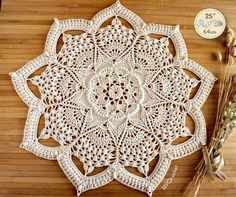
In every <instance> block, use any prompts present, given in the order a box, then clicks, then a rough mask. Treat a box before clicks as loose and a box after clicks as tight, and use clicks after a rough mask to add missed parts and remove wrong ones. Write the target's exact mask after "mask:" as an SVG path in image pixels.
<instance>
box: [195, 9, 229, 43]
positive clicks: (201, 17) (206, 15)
mask: <svg viewBox="0 0 236 197" xmlns="http://www.w3.org/2000/svg"><path fill="white" fill-rule="evenodd" d="M225 26H226V21H225V17H224V15H223V14H222V13H221V12H220V11H218V10H216V9H212V8H207V9H204V10H201V11H200V12H199V13H198V14H197V16H196V17H195V20H194V28H195V30H196V32H197V33H198V34H199V35H200V36H201V37H203V38H206V39H214V38H217V37H219V36H220V35H221V34H222V33H223V32H224V30H225Z"/></svg>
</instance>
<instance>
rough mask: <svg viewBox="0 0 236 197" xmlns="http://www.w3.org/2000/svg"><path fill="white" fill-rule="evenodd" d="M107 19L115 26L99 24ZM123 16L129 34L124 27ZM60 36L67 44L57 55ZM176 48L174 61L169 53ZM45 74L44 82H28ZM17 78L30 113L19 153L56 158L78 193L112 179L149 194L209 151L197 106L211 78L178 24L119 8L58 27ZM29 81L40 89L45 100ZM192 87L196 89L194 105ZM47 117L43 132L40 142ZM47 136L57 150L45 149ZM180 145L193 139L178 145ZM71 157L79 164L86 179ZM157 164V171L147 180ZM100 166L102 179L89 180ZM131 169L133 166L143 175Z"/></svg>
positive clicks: (58, 22) (57, 24)
mask: <svg viewBox="0 0 236 197" xmlns="http://www.w3.org/2000/svg"><path fill="white" fill-rule="evenodd" d="M110 18H112V22H111V24H109V25H107V26H105V27H103V26H104V25H103V26H101V25H102V24H104V22H105V21H106V20H108V19H110ZM121 18H122V20H126V21H127V22H128V23H130V25H131V26H132V27H127V26H124V25H123V23H124V22H122V20H121ZM69 30H80V31H83V33H81V34H79V35H71V34H69V33H67V32H66V31H69ZM150 34H157V35H161V36H162V37H161V38H159V39H158V38H152V37H151V36H150ZM60 36H62V37H63V46H62V47H61V49H60V50H59V51H57V44H58V40H59V37H60ZM170 41H171V42H172V43H173V44H174V47H175V51H176V54H175V55H172V54H171V53H170V52H169V50H168V44H169V42H170ZM43 66H46V68H45V70H44V71H43V72H42V73H41V74H40V75H37V76H33V77H31V75H32V73H34V72H35V71H36V70H38V69H39V68H41V67H43ZM184 70H188V71H190V72H192V73H194V74H195V75H196V76H197V78H196V77H195V78H191V77H189V75H187V74H186V73H185V71H184ZM11 77H12V81H13V84H14V86H15V88H16V91H17V92H18V94H19V95H20V97H21V98H22V100H23V101H24V102H25V103H26V104H27V105H28V106H29V112H28V117H27V121H26V124H25V131H24V139H23V143H22V145H21V147H22V148H24V149H26V150H28V151H30V152H32V153H34V154H36V155H38V156H40V157H42V158H45V159H51V160H57V161H58V163H59V165H60V167H61V168H62V170H63V171H64V173H65V174H66V176H67V177H68V178H69V179H70V181H71V182H72V183H73V185H74V186H75V187H76V189H77V192H78V195H79V194H80V193H82V192H84V191H86V190H89V189H94V188H97V187H100V186H102V185H105V184H107V183H109V182H110V181H112V180H113V179H116V180H118V181H119V182H121V183H123V184H125V185H127V186H129V187H132V188H134V189H137V190H140V191H143V192H146V193H148V194H149V195H151V194H152V192H153V191H154V190H155V189H156V187H157V186H158V185H159V184H160V182H161V181H162V179H163V178H164V176H165V174H166V172H167V171H168V168H169V166H170V164H171V161H172V160H175V159H179V158H181V157H184V156H187V155H190V154H192V153H193V152H195V151H197V150H198V149H200V148H201V147H202V146H203V145H205V143H206V127H205V120H204V117H203V115H202V112H201V110H200V107H201V106H202V105H203V103H204V101H205V100H206V98H207V96H208V94H209V92H210V90H211V89H212V86H213V84H214V82H215V78H214V76H213V75H212V74H211V73H210V72H208V71H207V70H205V69H204V68H203V67H201V66H200V65H198V64H197V63H195V62H194V61H192V60H189V59H188V57H187V50H186V46H185V43H184V40H183V37H182V35H181V33H180V31H179V26H167V25H158V24H146V23H144V21H143V20H142V19H141V18H140V17H138V16H137V15H136V14H134V13H133V12H131V11H130V10H128V9H127V8H125V7H123V6H122V5H121V4H120V3H119V2H116V3H115V4H113V5H111V6H110V7H108V8H106V9H104V10H102V11H100V12H99V13H98V14H96V15H95V16H94V17H93V18H92V20H90V21H88V20H81V19H67V20H58V19H55V21H54V23H53V25H52V27H51V29H50V31H49V33H48V36H47V40H46V44H45V50H44V52H43V53H42V54H41V55H39V56H38V57H36V58H35V59H33V60H31V61H29V62H28V63H27V64H26V65H24V66H23V67H22V68H21V69H19V70H18V71H16V72H13V73H11ZM27 81H31V82H32V83H33V84H34V85H36V86H37V87H38V89H39V91H40V93H41V97H40V98H37V97H36V96H35V95H34V94H33V93H32V92H31V90H30V88H29V87H28V85H27ZM196 85H199V88H198V91H197V93H196V94H195V95H194V97H193V98H190V92H191V90H192V88H193V87H195V86H196ZM187 115H189V116H190V117H191V118H192V120H193V122H194V127H195V129H194V131H190V130H189V129H188V128H187V127H186V126H185V122H186V116H187ZM41 116H43V117H44V119H45V127H44V129H43V130H42V131H41V134H40V135H38V134H37V129H38V123H39V119H40V117H41ZM49 138H51V139H54V140H55V141H57V142H58V143H59V144H60V145H59V146H57V147H48V146H45V145H43V144H41V143H40V140H41V139H49ZM179 138H189V139H187V140H185V141H184V142H183V143H179V144H176V143H173V142H174V140H176V139H179ZM72 156H74V157H77V158H79V160H80V162H81V163H83V169H84V171H83V172H82V171H80V170H79V169H78V168H77V167H76V165H75V164H74V163H73V160H72ZM156 157H158V158H159V159H158V163H157V165H156V167H155V168H154V170H153V171H152V172H149V164H150V162H151V161H152V160H153V159H154V158H156ZM104 166H105V167H106V169H105V170H104V171H102V172H99V173H98V174H95V175H94V174H91V173H92V172H93V171H94V169H95V168H97V167H104ZM127 167H133V168H136V169H137V170H138V171H139V172H140V174H141V175H140V176H139V175H137V173H136V174H134V173H131V172H130V171H129V170H127Z"/></svg>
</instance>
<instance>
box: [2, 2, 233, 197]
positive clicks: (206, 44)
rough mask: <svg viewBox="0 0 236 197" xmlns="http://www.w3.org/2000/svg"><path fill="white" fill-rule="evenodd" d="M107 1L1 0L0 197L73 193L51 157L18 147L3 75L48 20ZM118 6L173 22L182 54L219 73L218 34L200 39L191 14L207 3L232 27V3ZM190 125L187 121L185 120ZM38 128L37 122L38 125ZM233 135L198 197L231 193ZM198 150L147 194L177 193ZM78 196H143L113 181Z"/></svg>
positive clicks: (35, 42) (89, 13) (21, 114)
mask: <svg viewBox="0 0 236 197" xmlns="http://www.w3.org/2000/svg"><path fill="white" fill-rule="evenodd" d="M112 3H114V1H113V0H89V1H88V0H50V1H48V0H37V1H36V0H3V2H2V7H1V13H0V196H1V197H20V196H22V197H25V196H30V197H39V196H47V197H55V196H60V197H65V196H75V195H76V191H75V189H74V188H73V186H72V184H71V183H70V182H69V181H68V179H67V178H66V177H65V175H64V174H63V172H62V170H61V169H60V167H59V166H58V164H57V162H56V161H48V160H44V159H41V158H39V157H37V156H34V155H33V154H31V153H29V152H26V151H25V150H22V149H20V148H19V145H20V143H21V140H22V137H23V129H24V123H25V120H26V116H27V110H28V108H27V106H26V105H25V104H24V103H23V102H22V101H21V99H20V98H19V96H18V95H17V94H16V92H15V90H14V88H13V85H12V83H11V81H10V77H9V75H8V73H9V72H11V71H15V70H17V69H19V68H20V67H21V66H22V65H23V64H25V63H26V62H27V61H29V60H30V59H32V58H34V57H36V56H37V55H39V54H41V53H42V51H43V47H44V42H45V38H46V35H47V32H48V30H49V28H50V25H51V24H52V22H53V18H54V17H57V18H59V19H65V18H84V19H91V18H92V17H93V16H94V14H96V13H97V12H98V11H100V10H101V9H103V8H105V7H107V6H109V5H111V4H112ZM122 4H123V5H124V6H126V7H127V8H129V9H131V10H132V11H133V12H135V13H136V14H138V15H139V16H140V17H141V18H143V20H144V21H145V22H147V23H151V22H152V23H160V24H171V25H175V24H179V25H180V28H181V32H182V34H183V36H184V39H185V41H186V45H187V48H188V53H189V57H190V58H191V59H193V60H195V61H196V62H198V63H199V64H201V65H203V66H204V67H205V68H207V69H208V70H209V71H211V72H212V73H213V74H214V75H215V76H216V77H217V76H219V74H220V68H219V65H218V63H217V62H216V61H215V60H214V58H213V55H212V54H213V52H214V51H217V50H219V51H224V48H223V45H224V43H223V38H222V37H220V38H218V39H215V40H205V39H202V38H200V37H199V36H198V35H197V34H196V32H195V31H194V27H193V20H194V17H195V15H196V14H197V13H198V11H200V10H201V9H203V8H207V7H214V8H217V9H219V10H220V11H222V12H223V13H224V15H225V16H226V18H227V21H228V24H229V25H231V26H232V27H233V28H234V30H236V15H235V12H236V1H232V0H231V1H215V0H214V1H213V0H212V1H187V0H186V1H183V0H181V1H170V0H145V1H141V0H140V1H137V0H128V1H125V0H123V1H122ZM218 83H219V82H217V83H216V85H215V87H214V89H213V91H212V92H211V94H210V96H209V98H208V100H207V101H206V103H205V104H204V106H203V108H202V110H203V113H204V115H205V118H206V123H207V130H208V136H210V134H211V132H212V129H213V125H214V117H215V110H216V103H217V93H218V87H219V84H218ZM189 124H191V123H189ZM41 126H42V125H41ZM235 148H236V135H234V136H232V138H231V139H230V140H229V141H228V143H227V144H226V147H225V149H224V157H225V163H226V164H225V167H224V172H225V174H226V175H227V176H228V179H227V180H226V181H225V182H221V181H219V180H215V181H214V182H212V183H209V182H208V181H207V180H206V181H205V182H204V184H203V185H202V186H201V189H200V191H199V194H198V196H199V197H205V196H208V197H216V196H227V197H230V196H231V197H233V196H236V157H235V154H236V149H235ZM200 158H201V152H200V151H198V152H196V153H195V154H193V155H191V156H189V157H186V158H183V159H180V160H177V161H174V162H173V163H172V165H171V167H170V170H169V172H168V174H167V176H166V178H165V179H164V180H163V182H162V183H161V184H160V186H159V188H158V189H157V190H156V191H155V192H154V196H181V195H182V192H183V190H184V189H185V187H186V185H187V184H188V182H189V181H190V180H191V178H192V177H193V175H194V168H195V166H196V165H197V163H198V162H199V160H200ZM175 166H178V170H177V174H176V177H175V178H174V180H173V182H172V183H171V184H170V185H169V187H168V189H167V190H163V189H161V186H162V185H163V183H164V182H165V181H166V179H167V178H169V177H171V175H172V171H173V170H174V168H175ZM82 196H101V197H102V196H112V197H115V196H119V197H122V196H124V197H125V196H130V197H132V196H135V197H138V196H140V197H141V196H145V194H143V193H141V192H138V191H135V190H133V189H130V188H128V187H125V186H123V185H121V184H120V183H118V182H117V181H113V182H111V183H110V184H108V185H106V186H104V187H101V188H99V189H96V190H91V191H88V192H85V193H83V194H82Z"/></svg>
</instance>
